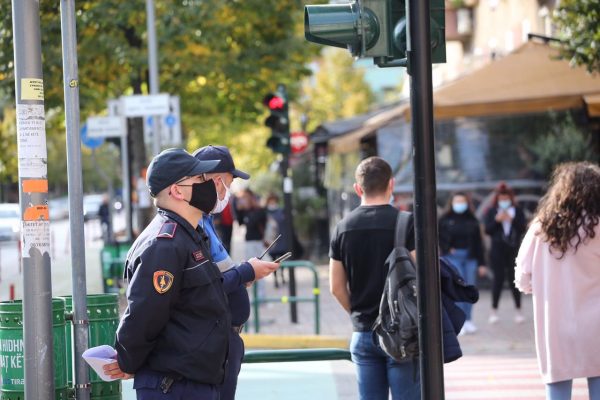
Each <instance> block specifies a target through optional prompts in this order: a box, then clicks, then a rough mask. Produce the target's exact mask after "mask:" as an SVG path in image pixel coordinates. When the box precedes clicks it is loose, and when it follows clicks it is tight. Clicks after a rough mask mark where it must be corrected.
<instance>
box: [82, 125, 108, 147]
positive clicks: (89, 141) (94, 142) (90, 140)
mask: <svg viewBox="0 0 600 400" xmlns="http://www.w3.org/2000/svg"><path fill="white" fill-rule="evenodd" d="M79 133H80V135H81V144H83V145H84V146H86V147H89V148H90V149H95V148H97V147H100V146H101V145H102V143H104V138H103V137H89V136H88V127H87V124H83V125H82V126H81V129H80V130H79Z"/></svg>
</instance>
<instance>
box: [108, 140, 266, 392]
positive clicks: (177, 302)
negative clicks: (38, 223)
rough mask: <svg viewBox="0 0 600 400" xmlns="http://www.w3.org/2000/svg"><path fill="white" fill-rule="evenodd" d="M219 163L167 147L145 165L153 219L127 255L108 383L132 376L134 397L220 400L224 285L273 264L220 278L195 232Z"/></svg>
mask: <svg viewBox="0 0 600 400" xmlns="http://www.w3.org/2000/svg"><path fill="white" fill-rule="evenodd" d="M217 164H218V161H204V162H202V161H199V160H197V159H196V158H194V157H193V156H192V155H190V154H189V153H187V152H186V151H185V150H182V149H168V150H165V151H163V152H162V153H160V154H159V155H157V156H156V157H155V158H154V159H153V160H152V162H151V163H150V165H149V167H148V172H147V178H146V179H147V183H148V187H149V189H150V193H151V195H152V196H153V197H154V199H155V204H156V206H157V207H158V214H157V215H156V217H155V218H154V219H153V220H152V222H151V223H150V224H149V225H148V227H146V229H144V231H143V232H142V233H141V235H140V236H139V237H138V238H137V239H136V241H135V242H134V244H133V245H132V247H131V249H130V251H129V254H128V255H127V261H126V271H125V277H126V279H127V281H128V282H129V287H128V289H127V301H128V306H127V310H126V311H125V314H124V316H123V318H122V319H121V322H120V324H119V328H118V330H117V337H116V343H115V348H116V350H117V362H115V363H112V364H110V365H108V366H106V367H105V371H106V373H107V374H108V375H110V376H111V377H113V378H122V379H127V378H130V377H131V376H132V375H133V374H135V380H134V389H136V391H137V398H138V399H141V400H153V399H159V398H160V399H169V400H171V399H172V400H174V399H208V400H212V399H215V400H216V399H218V398H219V391H218V386H219V385H221V384H222V382H223V380H224V376H225V370H226V369H227V353H228V347H229V343H228V342H229V333H230V331H231V316H230V313H229V306H228V303H227V296H226V292H225V291H226V290H227V287H228V286H232V287H236V286H239V285H242V284H245V283H247V282H251V281H253V280H254V279H260V278H262V277H263V276H266V275H268V274H269V273H270V272H272V271H273V270H275V269H276V268H277V266H278V265H277V264H275V263H269V262H265V261H260V260H257V259H251V260H250V261H249V262H247V263H243V264H241V265H239V266H237V267H236V268H232V269H230V270H228V271H227V273H226V274H221V272H220V271H219V269H218V267H217V266H216V264H215V263H213V262H212V260H211V258H210V251H209V249H208V245H207V242H206V239H207V238H206V235H205V234H204V232H203V231H202V230H201V229H199V228H198V221H199V220H200V219H201V218H202V215H203V213H208V212H210V211H211V210H212V209H213V208H214V206H215V204H216V199H217V193H216V188H215V184H214V181H213V180H212V179H206V177H205V175H204V174H205V173H207V172H209V171H211V170H212V169H213V168H214V167H215V166H216V165H217Z"/></svg>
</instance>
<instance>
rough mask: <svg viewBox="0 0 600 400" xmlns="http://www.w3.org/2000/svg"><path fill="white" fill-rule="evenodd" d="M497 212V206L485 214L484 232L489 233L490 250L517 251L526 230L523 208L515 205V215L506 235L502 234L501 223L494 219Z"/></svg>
mask: <svg viewBox="0 0 600 400" xmlns="http://www.w3.org/2000/svg"><path fill="white" fill-rule="evenodd" d="M497 214H498V208H496V207H492V208H490V209H489V210H488V212H487V213H486V214H485V233H486V234H488V235H490V239H491V242H492V249H491V251H492V252H494V251H501V252H502V251H506V250H512V251H515V252H516V251H518V249H519V247H520V246H521V240H522V239H523V235H525V231H526V230H527V220H526V219H525V213H523V210H522V209H521V208H520V207H515V217H514V218H513V220H512V225H511V227H510V232H509V234H508V235H505V234H504V228H503V227H502V223H501V222H498V221H496V215H497ZM515 255H516V253H515Z"/></svg>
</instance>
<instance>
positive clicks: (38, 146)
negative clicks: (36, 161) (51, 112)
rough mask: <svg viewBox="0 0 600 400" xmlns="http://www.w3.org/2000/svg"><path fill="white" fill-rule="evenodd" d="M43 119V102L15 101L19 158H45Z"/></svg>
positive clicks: (44, 127) (44, 125)
mask: <svg viewBox="0 0 600 400" xmlns="http://www.w3.org/2000/svg"><path fill="white" fill-rule="evenodd" d="M45 120H46V118H45V114H44V105H43V104H18V103H17V136H18V140H17V146H18V151H19V159H26V158H40V159H44V160H46V159H47V154H48V153H47V150H46V124H45Z"/></svg>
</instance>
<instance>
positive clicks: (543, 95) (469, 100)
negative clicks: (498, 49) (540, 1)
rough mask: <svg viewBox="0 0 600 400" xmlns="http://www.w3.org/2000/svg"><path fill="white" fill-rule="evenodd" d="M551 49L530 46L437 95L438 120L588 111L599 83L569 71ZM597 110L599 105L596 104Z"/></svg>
mask: <svg viewBox="0 0 600 400" xmlns="http://www.w3.org/2000/svg"><path fill="white" fill-rule="evenodd" d="M557 56H558V51H557V50H556V49H554V48H552V47H550V46H548V45H547V44H540V43H535V42H531V41H530V42H527V43H526V44H524V45H523V46H521V47H520V48H518V49H517V50H515V51H514V52H512V53H510V54H508V55H506V56H505V57H503V58H500V59H498V60H496V61H493V62H491V63H489V64H487V65H486V66H484V67H482V68H481V69H479V70H476V71H474V72H472V73H471V74H469V75H467V76H465V77H463V78H460V79H457V80H456V81H453V82H451V83H449V84H447V85H445V86H443V87H441V88H438V89H437V90H435V91H434V93H433V103H434V117H435V118H436V119H437V118H439V119H443V118H454V117H475V116H481V115H501V114H522V113H531V112H544V111H548V110H564V109H569V108H582V107H584V105H585V104H584V97H586V96H590V95H595V96H600V77H599V76H595V77H594V76H592V75H591V74H589V73H588V72H587V71H586V70H585V68H582V67H575V68H571V67H570V66H569V62H568V61H566V60H559V59H558V58H557ZM596 105H598V104H597V101H596Z"/></svg>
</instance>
